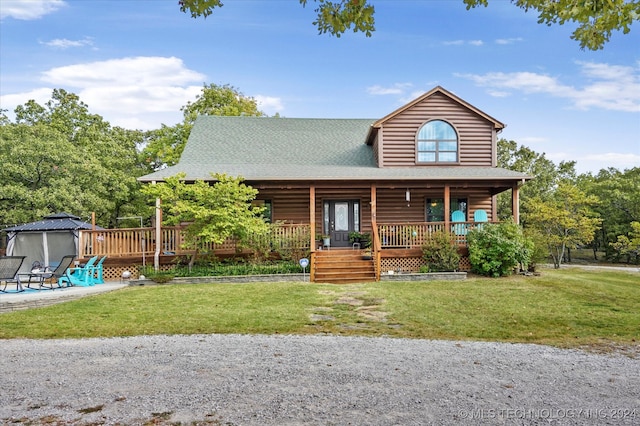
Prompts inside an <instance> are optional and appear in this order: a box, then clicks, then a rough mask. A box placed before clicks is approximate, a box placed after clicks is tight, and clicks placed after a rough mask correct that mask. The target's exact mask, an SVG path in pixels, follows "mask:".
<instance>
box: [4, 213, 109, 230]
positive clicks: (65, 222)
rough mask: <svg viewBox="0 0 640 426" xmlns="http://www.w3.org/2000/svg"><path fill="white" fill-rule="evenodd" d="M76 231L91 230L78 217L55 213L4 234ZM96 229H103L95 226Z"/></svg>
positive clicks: (13, 227)
mask: <svg viewBox="0 0 640 426" xmlns="http://www.w3.org/2000/svg"><path fill="white" fill-rule="evenodd" d="M77 229H91V224H90V223H87V222H83V221H82V220H80V218H79V217H78V216H74V215H71V214H69V213H64V212H63V213H55V214H52V215H49V216H45V217H44V219H42V220H38V221H36V222H31V223H25V224H23V225H18V226H12V227H10V228H5V229H3V231H5V232H29V231H33V232H36V231H66V230H77ZM96 229H104V228H101V227H99V226H96Z"/></svg>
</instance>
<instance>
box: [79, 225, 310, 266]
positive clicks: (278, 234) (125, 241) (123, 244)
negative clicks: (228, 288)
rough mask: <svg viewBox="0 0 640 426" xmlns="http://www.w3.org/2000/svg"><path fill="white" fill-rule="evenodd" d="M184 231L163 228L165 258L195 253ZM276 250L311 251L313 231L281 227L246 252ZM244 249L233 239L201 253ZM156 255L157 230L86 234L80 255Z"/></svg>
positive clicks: (303, 227) (81, 239)
mask: <svg viewBox="0 0 640 426" xmlns="http://www.w3.org/2000/svg"><path fill="white" fill-rule="evenodd" d="M182 230H183V228H180V227H162V228H161V238H162V240H161V247H160V254H161V255H174V254H178V255H179V254H188V253H192V252H193V251H194V250H193V249H186V248H184V238H183V234H182ZM265 244H266V245H267V247H270V248H272V249H276V250H277V249H293V248H309V247H310V246H311V227H310V226H309V225H307V224H302V225H298V224H282V225H280V224H278V225H274V226H273V227H272V228H271V232H270V233H269V234H267V235H264V236H254V237H251V238H250V239H249V241H248V242H247V244H246V248H248V249H250V248H251V247H252V246H264V245H265ZM242 249H243V247H242V245H241V244H240V243H239V242H238V241H236V240H233V239H227V240H226V241H225V242H224V243H222V244H213V243H203V244H201V245H200V246H199V247H198V250H199V251H213V252H216V251H219V252H226V253H233V252H237V251H241V250H242ZM155 251H156V230H155V228H126V229H101V230H95V231H93V230H83V231H80V235H79V253H78V256H79V257H81V258H87V257H92V256H109V257H134V256H148V255H150V254H153V253H155Z"/></svg>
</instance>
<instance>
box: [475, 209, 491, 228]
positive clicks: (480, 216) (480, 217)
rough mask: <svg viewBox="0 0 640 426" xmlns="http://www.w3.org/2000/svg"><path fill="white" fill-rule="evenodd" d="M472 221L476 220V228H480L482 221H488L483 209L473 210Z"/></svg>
mask: <svg viewBox="0 0 640 426" xmlns="http://www.w3.org/2000/svg"><path fill="white" fill-rule="evenodd" d="M473 221H474V222H477V225H476V229H482V223H483V222H488V221H489V218H488V217H487V212H486V211H484V210H476V211H475V212H473Z"/></svg>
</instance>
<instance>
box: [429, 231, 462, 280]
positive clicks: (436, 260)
mask: <svg viewBox="0 0 640 426" xmlns="http://www.w3.org/2000/svg"><path fill="white" fill-rule="evenodd" d="M422 258H423V259H424V260H425V261H426V267H427V270H428V271H430V272H445V271H457V270H458V267H459V265H460V255H459V254H458V247H457V245H456V243H455V239H454V238H453V236H452V235H451V234H450V233H448V232H444V231H438V232H434V233H433V234H432V235H431V238H430V239H429V240H427V242H426V243H424V244H423V245H422Z"/></svg>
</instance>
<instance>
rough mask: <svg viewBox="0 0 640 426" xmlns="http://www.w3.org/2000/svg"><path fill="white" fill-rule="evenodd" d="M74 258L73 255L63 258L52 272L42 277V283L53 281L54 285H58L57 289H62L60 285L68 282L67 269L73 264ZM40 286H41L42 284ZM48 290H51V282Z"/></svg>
mask: <svg viewBox="0 0 640 426" xmlns="http://www.w3.org/2000/svg"><path fill="white" fill-rule="evenodd" d="M75 257H76V255H75V254H69V255H66V256H64V257H63V258H62V259H61V260H60V263H58V265H57V266H56V268H55V269H54V270H53V271H51V272H49V273H46V274H43V275H42V281H43V282H44V281H46V280H55V283H56V284H57V285H58V287H62V283H64V282H69V280H68V276H69V268H70V267H71V264H72V263H73V259H75ZM40 285H41V286H42V283H41V284H40ZM49 288H53V282H52V283H51V287H49Z"/></svg>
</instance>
